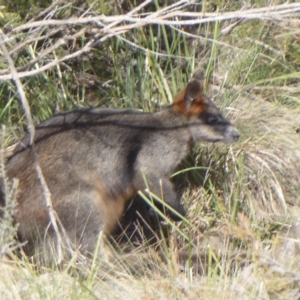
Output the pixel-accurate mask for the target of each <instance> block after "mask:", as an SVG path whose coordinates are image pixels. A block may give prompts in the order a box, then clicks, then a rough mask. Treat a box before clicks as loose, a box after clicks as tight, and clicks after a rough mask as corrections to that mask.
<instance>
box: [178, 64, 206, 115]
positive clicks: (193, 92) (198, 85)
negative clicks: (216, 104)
mask: <svg viewBox="0 0 300 300" xmlns="http://www.w3.org/2000/svg"><path fill="white" fill-rule="evenodd" d="M204 78H205V77H204V71H203V70H202V69H199V70H197V71H195V73H194V74H193V77H192V78H191V80H190V81H189V83H188V84H187V86H186V88H185V89H184V90H182V91H181V92H180V93H179V94H178V96H177V97H176V98H175V101H174V109H175V110H176V111H178V112H181V113H183V114H185V115H196V114H199V113H200V112H201V111H203V110H204V109H205V106H206V104H205V96H204V94H203V86H204Z"/></svg>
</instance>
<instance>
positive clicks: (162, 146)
mask: <svg viewBox="0 0 300 300" xmlns="http://www.w3.org/2000/svg"><path fill="white" fill-rule="evenodd" d="M203 79H204V73H203V71H201V70H199V71H196V72H195V73H194V75H193V77H192V79H191V80H190V81H189V83H188V85H187V86H186V88H185V89H184V90H182V91H181V92H180V93H179V95H178V96H177V97H176V98H175V101H174V103H173V104H172V105H170V106H168V107H165V108H163V109H162V110H160V111H157V112H154V113H145V112H140V111H136V110H121V109H79V110H74V111H69V112H65V113H59V114H56V115H55V116H53V117H52V118H50V119H48V120H46V121H44V122H43V123H41V124H40V125H38V126H37V127H36V133H35V137H34V149H35V152H36V154H37V157H38V163H39V165H40V167H41V169H42V172H43V175H44V177H45V179H46V182H47V185H48V187H49V190H50V192H51V198H52V202H53V208H54V210H55V211H56V213H57V216H58V218H59V220H60V221H61V224H62V225H63V226H64V229H65V231H66V233H67V234H68V236H69V238H70V239H71V241H72V242H73V243H74V244H75V245H76V246H78V247H79V246H80V251H81V252H83V253H86V254H87V253H92V252H93V250H94V249H95V246H96V242H97V239H98V236H99V233H100V232H101V231H102V232H103V233H105V235H109V234H110V233H111V231H112V230H113V229H114V227H115V226H116V224H117V223H118V220H119V218H120V216H121V215H122V213H123V211H124V207H125V205H126V203H127V202H128V201H129V199H131V198H132V197H134V196H136V195H137V193H138V191H143V192H145V193H147V192H148V191H149V190H150V191H151V192H152V193H154V194H156V195H158V196H159V197H161V198H162V199H163V200H164V201H165V202H166V203H167V204H168V205H170V206H171V207H172V208H173V209H174V210H175V211H176V212H178V214H179V215H184V214H185V210H184V208H183V206H182V204H181V203H180V197H179V196H178V195H177V194H176V193H175V190H174V188H173V185H172V183H171V182H170V180H169V177H170V176H171V175H172V173H173V172H174V170H175V169H176V167H177V166H178V164H179V163H180V162H181V161H182V160H183V159H184V158H185V157H186V155H187V154H188V152H189V150H190V148H191V145H192V142H197V141H200V142H201V141H207V142H223V143H226V144H230V143H233V142H235V141H237V140H238V139H239V136H240V134H239V132H238V131H237V129H235V128H234V127H233V126H232V125H231V124H230V122H229V121H227V120H226V119H225V118H224V117H223V116H222V114H221V112H220V110H219V109H218V108H217V107H216V105H215V104H214V103H213V102H212V101H211V100H210V99H209V98H208V97H206V96H205V95H204V94H203V82H202V81H203ZM6 174H7V177H8V178H9V179H12V178H18V180H19V185H18V196H17V199H18V206H17V210H16V213H15V220H16V222H17V223H19V232H18V236H19V239H20V240H21V241H28V246H29V247H30V245H31V246H32V245H33V244H34V242H36V239H37V236H39V237H40V241H44V240H45V239H48V238H50V239H51V238H53V237H54V231H53V230H52V228H51V222H50V219H49V216H48V209H47V207H46V202H45V200H44V195H43V189H42V186H41V183H40V180H39V178H38V176H37V174H36V170H35V167H34V163H33V155H32V147H31V145H30V137H29V135H27V136H26V137H25V138H24V139H22V140H21V142H20V143H19V145H18V146H17V148H16V149H15V151H14V153H13V154H12V156H11V157H10V158H9V159H8V161H7V165H6ZM145 178H146V182H147V185H146V184H145V180H144V179H145ZM146 187H147V188H148V189H146ZM2 198H3V199H2V200H1V199H0V203H1V202H2V205H5V195H3V193H2ZM167 213H168V214H169V216H170V217H171V218H172V219H174V220H178V219H180V217H179V216H178V214H176V213H174V212H172V211H169V212H168V210H167ZM37 233H38V234H37Z"/></svg>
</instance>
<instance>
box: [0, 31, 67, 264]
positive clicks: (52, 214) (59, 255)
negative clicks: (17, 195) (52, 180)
mask: <svg viewBox="0 0 300 300" xmlns="http://www.w3.org/2000/svg"><path fill="white" fill-rule="evenodd" d="M0 37H1V40H0V46H1V50H2V52H3V54H4V56H5V58H6V60H7V64H8V66H9V69H10V71H11V74H12V79H13V81H14V82H15V85H16V87H17V90H18V93H19V97H20V100H21V103H22V106H23V109H24V110H25V115H26V119H27V127H28V131H29V135H30V144H31V151H32V155H33V161H34V165H35V170H36V172H37V175H38V178H39V180H40V183H41V186H42V189H43V194H44V197H45V201H46V205H47V208H48V213H49V218H50V221H51V224H52V226H53V229H54V232H55V236H56V241H57V244H56V249H57V264H60V263H61V262H62V260H63V253H62V238H61V235H60V232H59V229H58V226H57V222H56V215H55V211H54V209H53V206H52V200H51V193H50V190H49V188H48V185H47V183H46V180H45V177H44V175H43V172H42V170H41V167H40V165H39V163H38V156H37V154H36V152H35V150H34V134H35V130H34V125H33V121H32V117H31V113H30V107H29V104H28V101H27V99H26V96H25V93H24V89H23V85H22V82H21V80H20V77H19V76H18V73H17V70H16V68H15V65H14V63H13V60H12V59H11V57H10V55H9V53H8V50H7V48H6V45H5V43H4V39H5V36H4V34H3V32H2V30H1V29H0Z"/></svg>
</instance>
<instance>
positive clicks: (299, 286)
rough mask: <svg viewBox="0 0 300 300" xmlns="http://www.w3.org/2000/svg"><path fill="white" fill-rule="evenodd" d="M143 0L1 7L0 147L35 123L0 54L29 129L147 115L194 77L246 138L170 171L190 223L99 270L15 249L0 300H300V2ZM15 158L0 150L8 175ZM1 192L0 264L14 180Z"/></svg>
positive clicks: (10, 231) (1, 273)
mask: <svg viewBox="0 0 300 300" xmlns="http://www.w3.org/2000/svg"><path fill="white" fill-rule="evenodd" d="M146 2H147V3H148V4H147V5H145V6H142V4H141V3H142V2H140V1H133V2H130V1H126V0H125V1H123V2H122V5H120V6H119V5H118V4H115V2H114V1H112V2H111V5H110V2H108V1H102V0H96V1H80V0H74V1H71V2H70V1H67V2H65V1H63V0H57V1H54V2H53V3H51V1H47V2H45V1H29V2H28V1H23V0H11V1H9V4H8V5H6V4H5V3H6V1H1V0H0V7H1V11H0V24H1V27H2V30H1V31H0V43H1V45H2V46H1V48H0V49H1V56H0V123H1V124H3V125H5V126H6V133H5V136H4V134H2V133H1V149H2V148H4V147H8V146H9V145H13V144H14V143H15V142H16V141H17V140H18V138H19V137H22V136H23V135H24V134H25V132H26V131H27V129H28V124H29V123H28V116H26V115H25V112H24V105H22V103H21V101H20V92H19V91H18V89H17V88H16V86H15V84H14V81H13V80H11V70H10V66H9V64H8V63H7V56H6V55H5V52H4V49H3V45H5V47H6V48H7V49H8V52H9V57H11V58H12V61H13V64H14V66H15V68H16V69H17V72H18V73H19V75H20V76H22V77H21V82H22V86H23V89H24V92H25V95H26V97H27V100H28V102H29V106H30V111H31V116H32V119H33V122H34V123H38V122H40V121H42V120H45V119H46V118H48V117H50V116H51V115H52V114H53V113H54V112H55V111H58V110H61V111H64V110H69V109H72V108H75V107H86V106H97V107H120V108H126V107H129V108H137V109H143V110H145V111H153V110H155V109H158V108H159V106H161V105H165V104H168V103H171V101H172V95H176V93H177V92H178V91H179V90H180V88H182V87H183V86H184V85H185V84H186V82H187V80H188V78H189V76H190V75H191V74H192V72H193V71H194V70H195V69H196V68H198V67H202V68H203V69H205V70H206V78H207V80H206V82H207V87H206V88H207V94H209V95H212V96H213V97H214V98H215V101H216V103H217V104H218V106H219V107H221V108H222V110H223V112H224V114H225V115H226V116H227V117H228V118H229V119H231V121H232V122H233V123H234V124H235V126H236V127H237V128H238V129H239V131H240V132H241V134H242V137H241V140H240V141H239V142H238V143H237V144H235V145H233V146H231V147H225V146H216V145H198V146H197V147H195V148H194V149H193V154H192V155H191V156H190V157H188V158H187V160H186V162H185V163H184V165H183V166H181V168H180V170H179V171H178V173H176V174H174V181H175V182H176V186H178V188H179V189H180V190H182V192H183V201H184V204H185V205H186V207H187V208H188V215H187V220H188V222H182V223H181V224H175V225H174V224H173V225H168V226H167V225H162V227H167V228H161V230H166V231H168V238H166V239H163V238H160V239H159V241H158V242H157V243H156V244H155V245H152V246H149V244H148V243H147V241H146V239H141V240H140V241H139V242H138V243H136V242H135V243H134V242H132V241H128V242H127V243H126V244H125V245H124V242H123V243H120V244H118V245H117V244H114V245H113V247H112V249H111V250H110V251H109V253H114V255H113V257H107V259H103V262H101V263H99V262H98V261H96V260H95V261H92V262H87V261H85V260H82V259H77V257H76V256H74V258H73V259H72V260H70V261H68V262H66V264H65V265H63V266H60V267H56V266H53V267H52V268H49V267H41V266H39V265H37V264H36V263H34V262H33V261H32V260H31V258H28V257H25V256H22V253H21V254H19V255H17V256H16V257H15V256H14V255H15V254H14V253H10V252H9V255H10V257H11V259H9V260H8V259H6V258H5V256H4V255H2V256H3V257H2V260H1V262H0V263H1V268H0V295H1V299H141V298H145V299H157V298H160V299H224V298H226V299H237V298H238V297H242V299H298V298H300V292H299V291H300V283H299V282H300V273H299V265H300V256H299V255H300V251H299V249H300V248H299V247H300V245H299V223H297V220H298V219H299V214H300V210H299V199H300V171H299V170H300V134H299V132H300V100H299V99H300V88H299V83H300V43H299V39H300V30H299V25H300V22H299V18H298V16H299V11H300V4H299V3H297V1H294V2H293V1H290V2H289V3H285V4H281V1H271V2H270V1H263V0H257V1H250V2H249V1H248V2H247V3H249V6H242V5H244V4H241V2H236V1H225V0H219V1H202V2H200V3H195V4H187V3H186V2H185V1H178V2H176V1H168V5H169V6H168V7H167V6H165V5H164V4H163V3H164V1H161V2H160V1H146ZM29 3H30V6H28V5H29ZM108 3H109V4H108ZM270 3H272V4H270ZM46 4H47V5H46ZM175 4H176V5H175ZM172 5H173V6H172ZM139 6H140V9H138V10H137V9H136V10H135V11H133V10H134V9H135V8H137V7H139ZM28 7H30V9H28ZM172 11H173V15H172V16H170V17H167V15H168V14H169V13H171V12H172ZM183 12H185V13H183ZM188 12H189V14H187V13H188ZM261 12H263V13H261ZM202 13H205V16H206V18H203V19H199V16H200V15H201V14H202ZM220 16H222V17H223V19H221V18H220ZM96 17H99V18H98V19H94V20H90V21H88V20H87V19H88V18H90V19H92V18H96ZM70 18H72V21H69V22H67V21H68V20H69V19H70ZM143 18H145V20H146V21H145V20H143ZM59 20H60V21H61V22H59ZM199 20H201V21H199ZM34 22H38V23H34ZM184 22H185V24H184ZM186 23H188V24H186ZM29 125H30V124H29ZM9 150H10V147H8V148H6V149H5V150H4V149H2V150H1V169H0V171H1V175H2V177H3V178H4V177H5V176H4V173H5V172H4V168H3V161H4V156H5V155H6V154H5V153H6V152H8V151H9ZM6 191H7V193H9V195H10V199H12V201H11V204H10V206H9V208H8V210H7V211H6V212H5V213H6V214H5V218H3V219H2V220H1V223H0V225H1V226H0V238H1V240H0V254H4V253H6V254H7V253H8V249H16V247H17V246H18V245H16V244H15V241H14V240H13V239H12V237H13V235H14V234H15V232H16V224H13V222H12V220H11V217H10V216H11V212H12V211H13V210H14V209H15V203H14V201H13V198H14V195H15V183H7V184H6ZM141 231H142V229H141ZM141 236H143V234H142V233H141ZM100 244H101V243H100ZM128 248H130V252H129V253H127V254H124V252H127V251H128ZM99 251H103V252H104V253H108V251H107V250H106V249H105V248H103V247H102V246H101V245H99ZM182 253H185V254H186V256H184V255H181V254H182ZM104 256H105V257H106V255H104ZM107 256H109V254H107Z"/></svg>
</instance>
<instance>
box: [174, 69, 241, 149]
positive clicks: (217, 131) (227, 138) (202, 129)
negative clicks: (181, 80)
mask: <svg viewBox="0 0 300 300" xmlns="http://www.w3.org/2000/svg"><path fill="white" fill-rule="evenodd" d="M203 81H204V72H203V71H202V70H198V71H196V72H195V73H194V75H193V77H192V79H191V80H190V81H189V83H188V85H187V86H186V88H185V89H184V90H182V91H181V92H180V93H179V95H178V96H177V98H176V99H175V101H174V110H175V111H177V112H179V113H182V114H184V115H185V116H186V117H187V118H188V120H189V123H188V126H189V130H190V132H191V135H192V138H193V140H194V141H206V142H222V143H225V144H231V143H233V142H235V141H237V140H238V139H239V137H240V134H239V132H238V130H237V129H236V128H235V127H233V126H232V124H231V123H230V122H229V121H228V120H226V119H225V118H224V117H223V115H222V113H221V111H220V110H219V109H218V107H217V106H216V105H215V104H214V103H213V102H212V101H211V100H210V99H209V98H208V97H206V96H205V95H204V94H203Z"/></svg>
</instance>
